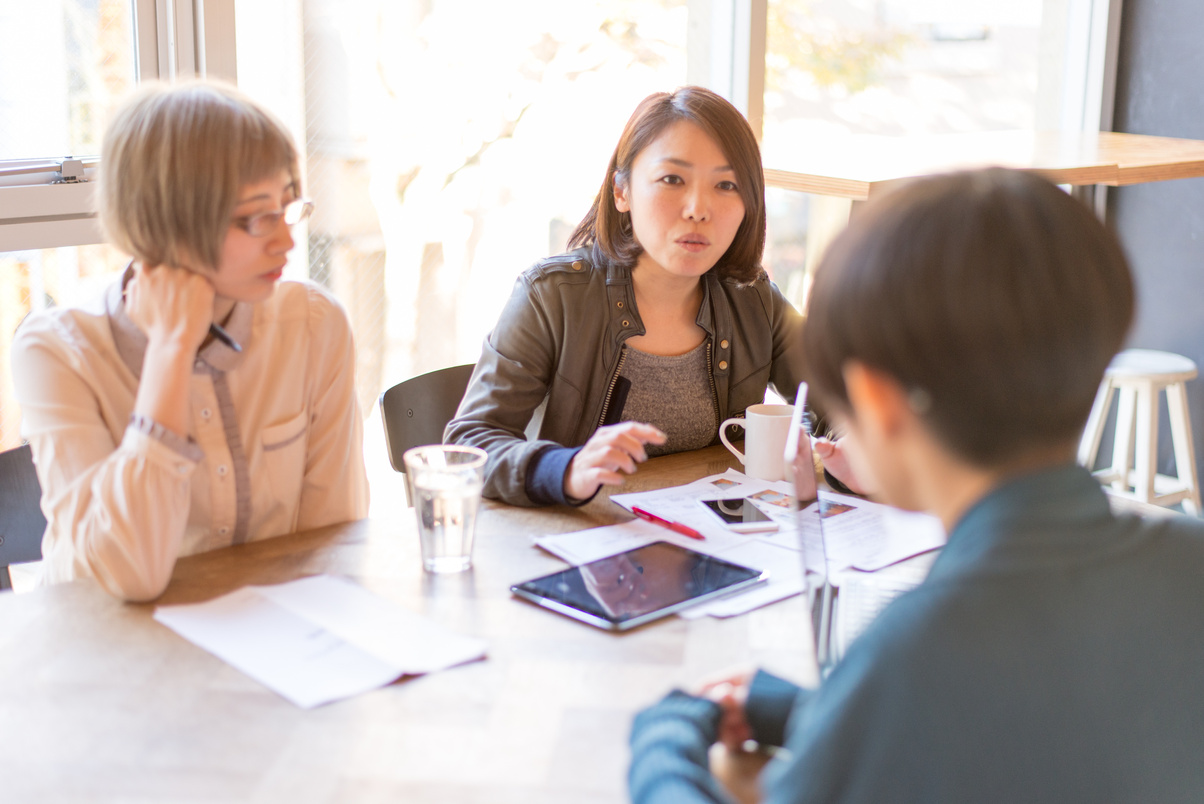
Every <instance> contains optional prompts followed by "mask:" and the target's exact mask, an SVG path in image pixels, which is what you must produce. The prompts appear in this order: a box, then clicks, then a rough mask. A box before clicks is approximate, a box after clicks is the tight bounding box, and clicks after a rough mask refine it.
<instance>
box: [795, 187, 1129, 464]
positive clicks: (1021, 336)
mask: <svg viewBox="0 0 1204 804" xmlns="http://www.w3.org/2000/svg"><path fill="white" fill-rule="evenodd" d="M1133 296H1134V293H1133V280H1132V276H1131V275H1130V273H1129V267H1128V264H1127V262H1126V260H1125V257H1124V253H1123V252H1122V251H1121V247H1120V243H1119V242H1118V241H1117V239H1116V237H1115V236H1114V235H1113V234H1112V233H1111V232H1110V231H1108V230H1107V229H1106V228H1105V227H1104V226H1103V225H1102V224H1101V223H1100V221H1099V220H1097V219H1096V217H1095V215H1094V214H1092V212H1091V211H1090V210H1089V209H1088V208H1087V207H1086V206H1084V205H1083V204H1081V203H1079V202H1078V201H1076V200H1075V199H1073V198H1071V197H1070V196H1069V195H1067V194H1066V193H1064V192H1062V191H1061V190H1059V189H1058V188H1057V187H1055V186H1054V185H1053V184H1050V183H1049V182H1048V181H1046V180H1045V179H1043V178H1041V177H1039V176H1037V175H1035V174H1031V173H1024V172H1020V171H1012V170H1005V169H1002V168H991V169H988V170H981V171H971V172H965V173H954V174H948V175H943V176H938V177H934V178H927V179H921V180H917V181H915V182H912V183H909V184H908V185H906V186H904V187H903V188H901V189H899V190H897V191H895V192H893V193H890V194H889V195H887V196H886V197H883V198H882V199H881V200H875V201H871V202H869V203H868V204H867V205H866V208H865V209H863V210H861V214H859V215H857V216H856V217H855V218H854V220H853V221H852V222H851V223H850V225H849V227H848V228H847V229H846V230H845V231H844V232H843V233H842V234H841V235H840V236H839V237H838V238H837V239H836V240H835V241H834V242H833V243H832V245H831V247H830V248H829V249H828V252H827V254H826V256H825V257H824V259H823V261H822V264H821V265H820V267H819V268H818V270H817V271H816V277H815V282H814V285H813V287H812V290H811V295H810V300H809V304H808V314H807V317H806V322H805V325H804V330H803V338H804V339H805V340H804V344H803V346H804V353H805V356H806V361H807V374H808V379H809V380H810V383H811V389H812V392H813V394H815V395H816V396H817V397H818V399H817V401H818V402H819V403H820V405H822V406H825V407H826V408H827V409H828V410H829V411H841V412H844V413H847V412H848V411H849V399H848V392H847V389H846V388H845V384H844V377H843V367H844V366H845V365H846V363H847V362H848V361H853V360H855V361H859V362H861V363H864V364H865V365H867V366H869V367H871V368H874V369H877V370H879V371H882V372H884V373H886V374H888V375H890V376H891V377H893V378H895V379H896V380H897V381H898V382H899V383H900V384H902V385H903V386H904V387H905V388H906V389H908V391H909V393H911V395H912V398H913V400H914V402H915V404H913V407H914V408H915V409H916V410H917V412H918V413H921V414H922V417H923V421H924V422H925V423H926V424H927V426H928V427H929V428H930V430H931V432H932V433H933V435H934V436H935V437H936V438H937V439H938V440H939V441H940V442H941V443H942V444H943V445H944V446H945V447H946V448H947V449H949V450H950V451H951V452H952V453H953V454H955V455H958V456H959V457H961V458H962V459H964V460H967V461H969V462H971V463H973V464H975V465H978V466H986V467H989V466H994V465H999V464H1001V463H1003V462H1005V461H1007V460H1009V459H1012V458H1015V457H1019V456H1022V455H1024V454H1026V453H1027V452H1030V451H1031V450H1032V449H1033V448H1034V447H1039V446H1042V445H1049V444H1052V443H1059V442H1064V441H1067V440H1070V439H1073V438H1076V437H1077V435H1078V434H1079V433H1080V432H1081V431H1082V428H1083V425H1084V423H1085V422H1086V419H1087V415H1088V413H1089V412H1090V409H1091V403H1092V400H1093V398H1094V396H1095V393H1096V389H1097V387H1098V386H1099V383H1100V379H1101V378H1102V376H1103V373H1104V370H1105V368H1106V367H1107V365H1108V362H1109V361H1110V360H1111V358H1112V357H1113V355H1115V354H1116V352H1117V350H1118V349H1119V348H1120V347H1121V345H1122V343H1123V341H1124V338H1125V335H1126V333H1127V332H1128V330H1129V325H1130V323H1131V322H1132V319H1133V305H1134V299H1133Z"/></svg>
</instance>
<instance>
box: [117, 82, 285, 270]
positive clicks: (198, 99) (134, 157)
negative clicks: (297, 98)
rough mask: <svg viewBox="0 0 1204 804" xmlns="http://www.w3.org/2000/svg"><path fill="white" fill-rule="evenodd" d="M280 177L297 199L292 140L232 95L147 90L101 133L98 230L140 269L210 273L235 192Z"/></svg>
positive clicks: (218, 89)
mask: <svg viewBox="0 0 1204 804" xmlns="http://www.w3.org/2000/svg"><path fill="white" fill-rule="evenodd" d="M281 171H288V172H289V173H290V175H291V176H292V179H293V183H294V186H295V190H296V192H297V194H298V195H299V194H300V192H301V187H300V178H299V172H298V168H297V149H296V147H295V146H294V145H293V140H292V137H291V136H289V133H288V131H287V130H286V129H285V128H284V126H283V124H281V123H280V121H279V120H277V119H276V118H275V117H274V116H273V115H272V114H271V113H270V112H268V111H267V110H266V109H264V108H263V107H261V106H259V105H258V104H256V103H255V102H254V101H252V100H251V99H250V98H248V97H246V96H245V95H243V94H242V93H241V92H239V91H238V90H236V89H234V87H231V86H228V85H226V84H221V83H218V82H214V81H193V82H187V83H182V84H176V85H171V86H169V85H166V84H160V83H151V84H148V85H145V86H143V87H142V88H141V89H139V90H138V91H137V92H135V93H134V95H133V96H132V97H130V98H129V100H127V101H126V102H125V104H124V105H123V106H122V107H121V109H120V110H119V111H118V112H117V114H116V116H115V117H114V119H113V121H112V122H111V123H110V124H109V127H108V130H107V131H106V132H105V138H104V146H103V148H102V152H101V163H100V173H101V183H100V221H101V225H102V226H103V228H104V230H105V232H106V233H107V234H108V236H109V238H110V239H111V240H112V241H113V243H114V244H115V245H116V246H117V247H118V248H120V249H122V250H123V251H125V252H126V253H127V254H130V255H131V256H133V257H134V258H135V259H137V260H139V261H141V262H143V263H145V264H147V265H174V266H178V267H186V268H191V269H194V270H200V271H206V270H208V271H216V270H217V267H218V261H219V259H220V255H221V248H222V243H223V242H225V238H226V233H227V232H228V230H229V227H230V217H231V215H233V213H234V208H235V206H237V203H238V193H239V191H241V190H242V188H243V187H245V186H246V185H248V184H254V183H256V182H260V181H263V180H264V179H268V178H271V177H273V176H276V175H279V173H280V172H281Z"/></svg>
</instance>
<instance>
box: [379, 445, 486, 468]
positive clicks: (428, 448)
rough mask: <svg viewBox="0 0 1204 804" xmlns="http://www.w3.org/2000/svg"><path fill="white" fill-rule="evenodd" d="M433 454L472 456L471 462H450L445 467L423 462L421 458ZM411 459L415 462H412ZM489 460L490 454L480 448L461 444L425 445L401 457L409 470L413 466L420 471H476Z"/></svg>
mask: <svg viewBox="0 0 1204 804" xmlns="http://www.w3.org/2000/svg"><path fill="white" fill-rule="evenodd" d="M433 452H438V453H440V454H441V455H462V456H471V460H464V461H458V462H455V463H452V462H450V461H449V462H447V463H446V464H445V465H444V466H435V465H432V464H429V463H425V462H422V459H421V457H420V456H422V455H424V454H430V453H433ZM411 458H412V459H413V461H411ZM488 458H489V454H488V453H487V452H485V450H483V449H480V448H479V447H466V446H461V445H459V444H423V445H422V446H418V447H410V448H409V449H407V450H406V451H405V452H404V453H402V456H401V460H402V463H403V465H405V466H406V468H407V469H408V468H410V466H411V465H413V466H414V468H420V469H435V470H438V469H455V470H457V471H458V470H461V469H476V468H478V467H481V466H484V465H485V461H486V460H488Z"/></svg>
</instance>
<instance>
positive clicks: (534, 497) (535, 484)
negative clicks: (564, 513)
mask: <svg viewBox="0 0 1204 804" xmlns="http://www.w3.org/2000/svg"><path fill="white" fill-rule="evenodd" d="M580 451H581V447H548V448H547V449H543V450H540V451H539V452H537V453H535V455H533V456H532V457H531V460H530V461H529V462H528V463H527V479H526V482H525V483H524V486H525V491H526V492H527V497H529V498H530V500H531V502H533V503H535V504H536V505H585V504H586V503H587V502H589V501H590V500H592V499H593V498H594V497H595V496H597V494H598V492H597V491H595V492H594V493H593V494H591V495H590V496H589V497H587V498H586V499H584V500H578V499H577V498H575V497H569V496H568V495H567V494H565V493H564V476H565V475H566V474H567V473H568V470H569V463H570V462H571V461H572V460H573V456H574V455H576V454H577V453H578V452H580Z"/></svg>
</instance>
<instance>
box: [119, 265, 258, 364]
mask: <svg viewBox="0 0 1204 804" xmlns="http://www.w3.org/2000/svg"><path fill="white" fill-rule="evenodd" d="M133 276H134V266H133V263H131V264H130V265H129V267H127V268H126V269H125V272H124V273H123V274H122V275H121V281H120V282H114V283H113V284H112V285H110V286H109V289H108V290H107V291H106V292H105V312H106V313H107V314H108V317H109V326H110V328H111V329H112V331H113V341H114V342H115V344H116V346H117V353H118V354H119V355H120V356H121V362H123V363H125V365H126V367H127V368H129V370H130V371H131V372H132V373H133V375H134V376H135V377H137V378H138V379H141V378H142V360H143V358H144V357H145V355H146V344H147V338H146V335H145V334H144V333H143V332H142V330H140V329H138V325H137V324H135V323H134V322H133V320H132V319H131V318H130V317H129V314H128V313H126V311H125V298H124V296H123V295H122V293H123V291H124V290H125V286H126V285H127V284H129V281H130V279H132V278H133ZM254 317H255V306H254V305H252V304H247V303H246V302H235V304H234V309H233V310H232V311H231V312H230V317H229V318H228V319H226V323H225V327H224V328H225V330H226V332H228V333H230V337H231V338H233V339H234V340H235V341H236V342H237V343H238V344H239V345H241V346H242V348H243V351H242V352H236V351H234V350H233V349H231V348H230V347H229V346H226V345H225V344H224V343H222V342H221V341H218V340H216V339H215V340H213V341H211V342H210V343H209V344H208V345H206V346H205V347H204V348H203V349H201V351H200V352H198V353H197V364H198V365H197V367H198V368H199V367H200V366H201V364H204V365H207V366H209V367H210V368H212V369H215V370H217V371H222V372H225V371H230V370H232V369H234V368H235V367H236V366H238V364H239V363H241V362H242V359H243V354H245V352H246V349H247V347H248V346H249V345H250V343H251V334H252V331H253V327H252V323H253V321H254Z"/></svg>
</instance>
